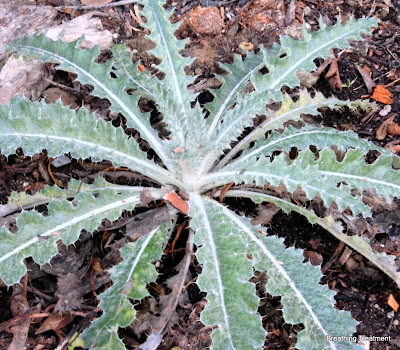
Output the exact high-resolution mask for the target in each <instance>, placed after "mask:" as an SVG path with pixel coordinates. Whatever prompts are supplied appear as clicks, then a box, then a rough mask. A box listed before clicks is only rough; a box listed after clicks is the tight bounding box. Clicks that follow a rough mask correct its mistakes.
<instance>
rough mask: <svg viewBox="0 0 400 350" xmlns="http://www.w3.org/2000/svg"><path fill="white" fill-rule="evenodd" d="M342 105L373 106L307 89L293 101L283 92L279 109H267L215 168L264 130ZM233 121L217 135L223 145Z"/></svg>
mask: <svg viewBox="0 0 400 350" xmlns="http://www.w3.org/2000/svg"><path fill="white" fill-rule="evenodd" d="M343 106H346V107H348V108H350V109H356V108H361V109H363V110H366V109H368V108H373V107H374V104H372V103H370V102H368V101H362V100H357V101H353V102H351V101H341V100H339V99H337V98H334V97H331V98H325V97H324V95H323V94H322V93H320V92H316V93H315V95H314V96H311V94H310V93H309V92H308V91H307V90H300V92H299V96H298V99H297V101H296V102H294V101H293V100H292V98H291V97H290V96H289V95H288V94H284V95H283V97H282V104H281V107H280V108H279V110H278V111H276V112H271V111H267V119H266V120H265V121H264V122H262V123H261V124H260V125H258V126H257V127H256V128H255V129H254V130H253V131H252V132H250V133H249V134H248V135H246V136H245V137H244V138H243V139H242V140H240V142H239V143H238V144H237V145H236V146H235V147H234V148H233V149H232V150H230V151H229V152H228V154H226V156H225V157H224V158H223V159H222V160H221V161H220V162H219V163H218V165H217V166H216V167H215V170H218V169H221V168H222V167H223V166H224V165H226V164H227V163H228V161H229V160H230V159H232V158H233V157H234V156H235V155H236V154H237V153H238V152H239V151H240V150H242V149H245V148H247V147H248V146H249V145H250V144H251V143H252V142H254V141H256V140H259V139H262V140H263V139H264V135H265V133H266V132H268V131H270V130H273V129H279V128H283V126H284V123H285V122H287V121H291V120H292V121H296V120H299V119H300V118H301V116H302V115H303V114H310V115H318V114H320V112H319V109H320V108H330V109H338V108H341V107H343ZM233 111H234V110H233ZM233 111H232V113H233ZM235 123H236V121H235V120H230V121H228V124H227V125H226V126H225V127H224V128H225V131H224V133H222V134H221V135H219V136H218V139H220V138H221V137H224V138H225V139H221V140H220V141H221V142H222V144H223V145H225V147H226V146H227V145H228V142H231V141H233V136H234V135H235V132H234V131H233V128H234V124H235ZM242 123H243V121H240V119H239V122H238V124H239V126H240V125H241V124H242ZM267 142H268V141H267ZM253 148H254V147H253ZM254 149H255V148H254Z"/></svg>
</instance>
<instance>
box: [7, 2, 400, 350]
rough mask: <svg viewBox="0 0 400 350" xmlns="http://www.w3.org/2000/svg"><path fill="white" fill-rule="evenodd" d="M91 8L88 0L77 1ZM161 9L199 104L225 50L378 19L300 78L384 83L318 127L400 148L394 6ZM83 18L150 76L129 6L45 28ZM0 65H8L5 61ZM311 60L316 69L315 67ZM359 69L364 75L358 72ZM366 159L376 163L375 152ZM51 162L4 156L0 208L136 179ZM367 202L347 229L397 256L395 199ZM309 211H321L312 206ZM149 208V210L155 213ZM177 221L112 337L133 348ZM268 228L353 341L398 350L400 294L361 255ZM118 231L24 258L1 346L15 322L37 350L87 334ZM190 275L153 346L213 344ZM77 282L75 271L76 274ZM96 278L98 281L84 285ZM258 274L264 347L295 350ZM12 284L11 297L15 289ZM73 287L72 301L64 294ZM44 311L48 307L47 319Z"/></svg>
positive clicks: (313, 233)
mask: <svg viewBox="0 0 400 350" xmlns="http://www.w3.org/2000/svg"><path fill="white" fill-rule="evenodd" d="M82 2H84V1H82ZM100 2H101V1H96V0H92V1H86V2H85V3H88V4H90V3H92V4H96V3H97V4H99V3H100ZM103 2H107V1H103ZM33 3H34V4H32V2H30V4H31V5H35V6H37V7H40V6H44V5H47V6H51V7H56V6H62V5H79V4H80V1H72V0H46V1H45V0H43V1H40V0H39V1H34V2H33ZM199 6H201V7H199ZM167 7H169V8H172V7H175V12H174V14H173V16H172V20H173V21H182V24H181V26H180V28H179V30H178V31H177V33H176V34H177V36H178V37H179V38H181V39H184V38H189V40H188V42H187V45H186V47H185V50H184V52H183V54H184V55H186V56H192V57H196V60H195V61H194V63H193V64H192V65H191V66H190V67H188V68H187V74H189V75H194V74H196V75H198V76H199V77H198V78H197V79H196V81H195V84H194V86H193V87H192V88H194V89H198V91H200V92H201V94H200V96H199V101H200V103H205V102H207V101H209V100H210V98H211V95H210V94H209V93H207V92H206V91H205V88H218V87H219V85H218V84H219V82H218V80H216V78H215V75H216V74H218V73H221V72H222V71H221V68H220V67H219V65H218V63H220V62H222V63H230V62H232V60H233V54H234V53H238V54H244V52H245V50H246V49H247V50H250V51H251V50H255V51H257V50H258V48H259V47H260V46H261V45H264V46H266V47H270V46H271V45H272V44H273V43H274V42H275V41H277V40H279V35H280V34H288V35H292V36H300V35H301V31H300V27H301V23H302V22H303V21H305V22H306V23H307V25H308V27H309V29H312V30H316V29H317V28H318V19H319V16H322V18H323V20H324V21H325V22H326V23H327V24H332V23H334V22H335V21H336V20H337V16H338V15H339V13H340V14H341V15H342V19H343V20H346V19H347V18H348V17H349V16H351V15H354V16H355V17H357V18H359V17H362V16H367V15H373V16H376V17H377V18H379V19H380V20H381V21H380V23H379V26H378V27H377V28H374V29H373V30H372V32H371V36H370V37H369V38H367V39H366V41H365V43H354V45H353V46H352V48H351V49H348V50H343V51H339V50H334V51H333V53H334V55H335V58H334V60H333V61H331V62H330V66H329V65H327V66H326V67H325V69H324V70H321V72H319V74H320V75H319V79H318V81H317V82H312V83H310V79H311V78H310V77H308V78H307V79H305V81H303V84H304V86H306V87H307V85H309V88H310V89H317V90H319V91H321V92H323V93H324V94H325V95H327V96H328V95H334V96H336V97H338V98H340V99H350V100H355V99H360V98H361V99H366V98H369V97H371V95H372V92H373V91H375V90H376V87H374V86H372V85H371V83H374V84H375V85H377V86H378V85H379V86H382V89H383V90H381V95H379V96H377V97H376V99H377V109H376V110H374V111H373V112H372V113H369V114H367V113H366V112H363V111H355V112H350V111H349V110H341V111H336V112H332V111H328V110H324V111H322V115H321V117H320V118H318V119H317V120H316V121H317V122H318V123H322V124H324V125H327V126H333V127H335V128H338V129H340V130H353V131H355V132H357V133H358V134H359V136H360V137H363V138H367V139H368V140H370V141H373V142H375V143H376V144H378V145H380V146H382V147H387V148H389V149H391V150H392V151H393V152H399V153H400V150H399V147H398V143H399V141H400V137H399V134H400V132H397V131H396V128H397V127H399V126H398V124H397V123H400V117H399V100H398V97H399V96H400V88H399V86H400V85H398V84H399V79H400V58H399V56H398V55H400V46H399V44H400V41H399V33H400V31H399V26H400V3H399V2H397V1H391V0H378V1H369V0H367V1H350V0H345V1H342V0H340V1H339V0H331V1H318V0H312V1H306V0H304V1H289V0H285V1H267V0H264V1H263V0H238V1H235V0H233V1H211V0H210V1H208V0H193V1H174V2H172V1H168V3H167ZM204 9H206V10H204ZM91 11H92V12H93V11H94V12H95V14H94V15H95V16H97V17H98V18H100V20H101V21H102V25H103V26H104V28H106V29H108V30H109V31H110V32H111V33H112V34H113V36H112V38H113V41H114V42H115V43H125V44H127V46H128V48H130V49H131V50H132V52H133V53H134V59H140V60H141V64H142V67H143V69H148V70H154V66H153V63H155V62H156V61H155V59H154V57H152V56H150V55H149V54H148V53H146V52H145V50H147V49H149V48H151V45H152V44H151V42H149V41H148V40H147V39H145V38H144V35H143V34H144V33H143V30H142V28H141V27H140V21H141V19H140V17H138V13H137V8H135V6H134V5H133V4H131V5H125V6H115V7H109V8H104V7H100V8H92V9H88V10H82V9H78V10H76V11H71V10H62V9H60V10H58V12H57V15H56V17H55V19H54V23H55V24H58V23H60V22H61V21H69V20H71V19H72V18H74V17H77V16H80V15H83V14H85V13H89V12H91ZM2 20H4V21H5V22H7V18H3V19H2V18H0V23H2ZM107 57H109V52H108V51H104V52H103V54H102V57H101V58H100V59H101V60H106V59H107ZM5 60H6V58H4V59H3V61H2V62H3V63H4V62H5ZM316 63H317V65H318V66H322V67H323V64H324V62H323V61H322V60H318V62H316ZM357 67H359V68H361V70H362V71H363V72H364V77H363V76H362V74H361V73H360V70H359V69H357ZM397 67H399V68H397ZM47 68H48V69H49V70H50V71H51V73H52V75H53V78H52V80H51V82H50V86H49V87H50V88H52V87H57V88H60V89H61V90H62V91H64V92H65V93H66V97H65V98H67V99H68V102H66V104H72V103H75V104H76V105H82V104H85V105H89V106H90V108H91V110H93V111H97V113H98V114H99V115H101V116H103V117H105V118H110V113H109V110H108V108H109V103H108V101H106V100H101V99H98V98H93V97H91V96H90V94H89V93H90V88H89V87H86V86H81V85H80V84H77V83H76V82H73V76H71V74H67V73H63V72H54V70H53V68H52V67H51V66H48V67H47ZM368 78H369V79H368ZM371 78H372V80H371ZM46 91H47V92H46ZM46 91H45V92H44V93H43V94H42V97H46V98H47V99H48V100H51V97H49V94H50V93H51V91H50V92H49V91H48V90H46ZM288 92H289V93H293V94H295V93H296V91H288ZM46 93H47V95H46ZM382 94H383V95H382ZM50 96H51V95H50ZM385 97H386V98H385ZM57 98H58V97H57ZM142 108H143V109H144V110H151V109H152V106H151V105H149V103H148V102H147V101H142ZM314 121H315V120H314ZM158 122H159V116H157V115H154V116H153V123H154V124H156V123H158ZM113 123H114V124H115V125H119V124H120V123H121V118H119V119H118V118H115V119H114V120H113ZM399 128H400V127H399ZM133 135H134V134H133ZM370 156H371V157H374V155H373V154H371V155H370ZM49 163H50V161H49V159H48V157H47V155H46V154H45V153H42V154H40V155H37V156H35V157H33V158H26V157H24V156H23V155H22V154H16V155H15V156H11V157H8V158H6V157H3V156H1V155H0V201H1V202H2V203H5V202H6V201H7V196H9V195H10V193H11V191H14V190H15V191H27V192H29V191H36V190H37V189H38V188H41V187H42V186H43V185H45V184H54V183H57V184H62V183H67V182H68V180H69V179H70V178H76V179H82V180H90V179H93V178H95V177H96V176H99V175H104V176H106V178H107V179H108V180H110V181H114V182H118V183H121V184H128V185H132V184H138V183H140V181H142V180H141V179H140V178H138V177H137V176H135V175H134V174H132V173H130V172H128V171H127V170H126V169H114V168H111V164H110V163H109V162H102V163H97V164H93V163H90V162H89V161H87V160H86V161H81V160H79V161H78V160H73V161H72V162H71V163H70V164H67V165H64V166H61V167H58V168H55V167H50V165H49ZM29 193H32V192H29ZM371 201H373V210H374V215H373V218H372V219H369V220H368V221H365V220H359V221H358V222H353V224H354V225H353V226H352V227H351V228H352V229H353V232H354V231H357V232H356V233H357V234H363V235H364V236H365V237H367V238H369V239H371V245H372V246H373V248H374V249H375V250H377V251H385V252H387V253H390V254H393V255H396V256H397V255H400V238H399V234H400V231H399V229H400V206H399V202H396V201H395V202H394V203H393V204H392V205H390V206H388V205H385V204H383V203H382V202H381V201H378V200H376V198H373V197H371ZM225 203H226V204H227V205H229V206H230V207H231V209H233V210H235V211H236V212H238V213H240V214H246V215H248V216H249V217H252V218H255V219H256V218H257V217H258V214H259V208H258V207H257V206H255V205H253V204H251V203H250V202H248V201H244V200H243V201H234V200H225ZM315 205H316V206H318V203H316V204H315ZM153 209H157V208H156V207H155V206H154V208H153ZM139 213H140V212H138V213H136V212H135V214H139ZM0 220H2V224H10V225H12V223H13V220H14V218H10V217H6V218H3V219H0ZM124 220H128V221H129V214H127V216H126V218H124V219H123V220H122V222H124ZM186 224H187V222H185V221H184V219H182V218H181V219H179V220H178V222H177V223H176V227H177V230H176V231H175V232H174V233H173V236H172V237H171V240H170V242H169V244H168V247H166V249H165V255H164V257H163V259H162V261H160V262H158V264H157V268H158V270H159V271H160V276H161V277H160V278H159V279H158V280H157V281H156V283H154V284H152V285H150V286H149V290H150V293H151V295H152V297H151V298H147V299H146V300H144V301H142V302H141V303H138V304H137V305H136V308H137V309H138V310H139V314H140V322H136V323H134V324H132V325H131V326H130V327H128V328H126V329H124V330H122V331H121V334H120V335H121V337H123V339H124V342H125V343H126V344H127V346H128V347H130V348H135V347H137V346H138V344H140V343H142V342H143V341H144V340H145V339H146V334H147V333H148V332H149V331H150V330H151V327H152V325H153V323H154V322H156V320H155V319H156V318H157V317H156V316H158V315H160V313H161V309H162V306H163V299H165V296H166V295H168V293H169V292H170V291H171V288H170V287H171V286H170V285H169V284H168V280H169V279H170V278H171V277H172V276H174V275H175V274H176V273H177V271H176V270H175V267H176V266H177V263H178V262H179V261H180V259H182V257H183V255H184V254H183V252H184V246H185V240H186V238H187V235H188V232H186V230H185V228H186ZM266 226H267V227H268V228H269V231H268V232H269V233H270V234H276V235H279V236H281V237H284V238H285V243H286V244H287V245H288V246H289V245H295V246H296V247H298V248H302V249H304V251H305V253H304V256H305V259H309V260H310V261H311V262H315V263H316V264H321V266H322V269H323V272H324V277H323V279H322V281H321V283H326V284H328V285H329V287H330V288H332V289H333V290H335V291H336V292H337V295H336V301H337V305H336V306H337V307H338V308H339V309H343V310H349V311H350V312H351V313H352V316H353V317H354V318H355V319H356V320H357V321H359V326H358V327H357V335H367V336H391V341H388V342H371V343H370V344H369V345H368V346H369V348H370V349H382V350H388V349H397V348H399V347H400V325H399V321H400V317H399V315H398V313H397V308H396V305H395V304H394V303H392V302H391V300H393V299H394V300H397V301H400V291H399V289H398V287H397V286H396V284H395V283H394V282H393V281H392V280H390V279H389V278H388V277H387V276H386V275H385V274H384V273H382V272H381V271H380V270H378V269H377V268H376V267H375V266H374V265H373V264H372V263H370V262H368V261H367V260H366V259H365V258H363V257H362V256H361V255H360V254H358V253H357V252H355V251H351V250H350V251H349V249H348V248H346V247H344V246H343V244H341V243H340V242H339V241H337V240H336V239H335V238H333V237H332V236H331V235H330V234H329V233H327V232H326V231H324V230H323V229H321V228H319V227H316V226H312V225H311V224H309V223H308V222H307V220H306V219H304V218H303V217H300V216H299V215H297V214H290V215H285V214H283V213H282V212H278V213H276V214H275V215H274V216H273V218H272V219H271V220H270V221H269V222H268V223H267V224H266ZM126 227H127V226H126V225H125V224H123V225H114V226H107V225H106V226H104V227H102V228H101V229H99V230H98V232H97V233H96V234H95V235H94V236H93V237H92V236H91V235H90V234H83V235H82V237H81V239H80V240H79V241H78V243H77V244H76V246H75V247H68V249H67V248H66V247H63V246H61V247H60V251H61V255H59V256H57V257H56V258H55V259H53V261H52V264H51V266H50V265H49V266H45V267H43V268H42V269H39V268H38V266H37V265H35V264H33V263H32V262H31V261H29V260H28V261H27V264H28V266H29V268H30V270H31V271H30V273H29V277H28V279H26V280H25V281H22V283H21V286H20V287H16V288H14V292H13V290H12V289H7V288H6V287H1V286H0V349H7V348H8V346H9V344H10V343H11V340H12V336H13V334H12V330H13V329H12V326H13V327H14V331H15V330H18V329H22V327H26V326H28V327H29V332H28V337H27V338H26V339H22V340H21V341H26V344H29V348H30V349H37V350H39V349H55V348H57V349H61V348H63V347H61V345H60V344H62V342H63V341H68V340H69V339H70V338H71V336H72V335H73V334H74V333H75V332H76V331H79V330H82V329H83V328H85V327H87V325H88V323H89V321H90V320H92V319H93V318H94V317H95V316H96V314H97V313H98V312H99V310H98V309H97V303H98V301H97V299H96V295H97V294H96V293H101V292H102V291H104V290H105V289H106V288H107V287H108V286H109V284H110V279H109V278H108V277H107V274H104V276H103V273H104V271H106V270H107V269H108V268H109V267H111V266H113V265H114V264H115V262H116V261H118V259H119V257H118V254H115V247H116V245H115V244H114V243H115V242H118V241H119V240H122V239H123V237H124V235H125V234H126V231H127V228H126ZM113 244H114V245H113ZM399 265H400V264H399ZM189 272H190V278H189V280H190V281H189V282H188V283H187V284H186V286H185V293H184V294H183V296H182V298H181V300H180V302H179V305H178V308H177V310H176V314H174V315H173V318H172V322H171V324H170V326H169V330H168V332H167V333H166V334H165V336H164V339H163V341H162V343H161V345H160V346H159V349H162V350H166V349H174V350H178V349H206V348H208V347H209V346H210V333H211V328H210V327H205V326H204V325H203V324H202V323H201V322H200V319H199V313H200V311H201V310H202V309H203V307H204V305H205V302H206V295H205V294H204V293H201V291H200V290H199V289H198V287H197V286H196V283H195V280H196V276H197V275H198V274H199V273H200V272H201V266H199V265H198V264H197V262H196V261H192V264H191V266H190V270H189ZM76 276H79V279H78V278H77V277H76ZM93 276H97V277H96V278H95V279H93V278H94V277H93ZM101 276H103V277H101ZM265 279H266V276H265V274H262V273H258V274H257V275H256V277H254V282H260V283H258V285H259V286H260V287H259V290H258V293H259V296H260V297H261V303H260V307H259V313H260V314H261V315H262V317H263V323H264V326H265V329H266V330H267V331H268V337H267V340H266V343H265V348H266V349H293V348H294V344H295V340H296V332H297V331H299V330H301V329H302V325H290V324H287V323H285V322H284V320H283V318H282V317H281V311H280V309H281V305H280V300H279V298H274V297H271V296H269V295H267V294H266V293H265V290H264V289H263V281H264V282H265ZM91 282H92V283H93V285H91ZM71 285H74V287H75V288H74V290H73V291H71V289H70V286H71ZM18 288H19V289H20V290H19V291H20V293H16V292H15V289H18ZM17 291H18V290H17ZM72 292H75V294H74V295H72V294H71V293H72ZM163 297H164V298H163ZM19 298H20V299H19ZM63 298H64V300H69V302H71V303H74V302H75V303H76V305H77V307H75V308H73V310H74V311H73V312H71V313H62V311H63V307H65V305H64V306H63V304H62V302H60V300H61V301H62V299H63ZM18 305H19V307H20V308H21V305H25V306H26V308H27V310H28V311H29V314H31V316H30V317H31V318H30V319H31V322H29V321H28V323H26V318H24V317H19V316H16V315H18ZM53 309H54V310H56V311H57V312H54V313H53ZM25 311H26V310H25ZM32 314H33V316H32ZM49 315H51V316H49ZM48 316H49V317H48ZM19 327H20V328H19ZM39 327H40V328H39ZM46 327H47V328H46ZM244 336H246V335H244ZM27 346H28V345H27ZM366 346H367V345H366ZM366 348H367V347H366Z"/></svg>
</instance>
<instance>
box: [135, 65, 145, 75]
mask: <svg viewBox="0 0 400 350" xmlns="http://www.w3.org/2000/svg"><path fill="white" fill-rule="evenodd" d="M137 68H138V70H139V72H140V73H143V72H144V71H145V70H146V68H145V67H144V65H143V64H141V63H139V64H138V66H137Z"/></svg>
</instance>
